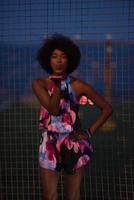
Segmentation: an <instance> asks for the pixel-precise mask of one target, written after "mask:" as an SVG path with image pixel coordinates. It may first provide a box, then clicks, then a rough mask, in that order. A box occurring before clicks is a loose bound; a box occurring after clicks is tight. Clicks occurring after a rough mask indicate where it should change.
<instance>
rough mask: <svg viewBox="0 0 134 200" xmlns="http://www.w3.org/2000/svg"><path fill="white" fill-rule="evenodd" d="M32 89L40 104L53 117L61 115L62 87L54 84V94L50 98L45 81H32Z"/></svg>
mask: <svg viewBox="0 0 134 200" xmlns="http://www.w3.org/2000/svg"><path fill="white" fill-rule="evenodd" d="M32 89H33V91H34V94H35V95H36V97H37V99H38V100H39V102H40V104H41V105H42V106H44V107H45V108H46V109H47V110H48V112H49V113H50V114H52V115H58V114H59V103H60V95H61V92H60V87H58V86H57V85H55V84H54V92H53V94H52V95H51V96H49V94H48V91H47V83H46V80H45V79H35V80H33V81H32Z"/></svg>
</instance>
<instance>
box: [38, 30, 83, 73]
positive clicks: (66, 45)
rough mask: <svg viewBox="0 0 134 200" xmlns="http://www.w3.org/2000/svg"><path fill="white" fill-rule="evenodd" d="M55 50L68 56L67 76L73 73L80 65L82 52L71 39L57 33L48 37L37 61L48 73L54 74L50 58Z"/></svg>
mask: <svg viewBox="0 0 134 200" xmlns="http://www.w3.org/2000/svg"><path fill="white" fill-rule="evenodd" d="M55 49H58V50H60V51H63V52H64V53H65V54H66V56H67V59H68V66H67V74H70V73H72V72H73V71H74V70H75V69H76V68H77V66H78V65H79V63H80V57H81V53H80V50H79V48H78V46H77V45H76V44H75V43H74V42H73V41H72V40H71V39H70V38H68V37H66V36H63V35H61V34H57V33H56V34H53V35H52V36H51V37H48V38H47V39H46V40H45V41H44V43H43V45H42V46H41V48H40V49H39V51H38V53H37V60H38V62H39V63H40V65H41V67H42V68H43V69H44V70H45V71H46V72H47V73H49V74H51V73H52V68H51V66H50V58H51V55H52V52H53V51H54V50H55Z"/></svg>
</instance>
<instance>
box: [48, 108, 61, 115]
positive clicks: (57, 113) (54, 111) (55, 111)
mask: <svg viewBox="0 0 134 200" xmlns="http://www.w3.org/2000/svg"><path fill="white" fill-rule="evenodd" d="M49 113H50V115H53V116H59V111H58V110H52V109H50V110H49Z"/></svg>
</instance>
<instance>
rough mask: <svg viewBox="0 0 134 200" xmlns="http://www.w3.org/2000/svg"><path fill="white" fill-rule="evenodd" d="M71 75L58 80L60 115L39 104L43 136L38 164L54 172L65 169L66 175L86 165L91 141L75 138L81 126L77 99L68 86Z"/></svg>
mask: <svg viewBox="0 0 134 200" xmlns="http://www.w3.org/2000/svg"><path fill="white" fill-rule="evenodd" d="M70 82H71V77H67V78H66V79H65V80H62V81H61V91H62V97H61V99H60V105H59V107H60V109H59V115H58V116H53V115H50V114H49V112H48V111H47V110H46V109H45V108H44V107H43V106H41V109H40V120H39V129H41V130H42V139H41V143H40V146H39V165H40V167H42V168H46V169H49V170H53V171H60V170H61V169H64V171H65V172H66V173H68V174H71V173H74V172H75V171H76V170H77V169H79V168H81V167H82V166H84V165H86V164H87V163H88V162H89V160H90V157H91V153H92V145H91V143H90V140H89V139H88V140H85V139H84V140H79V141H74V140H73V139H72V137H70V136H71V135H72V134H73V131H74V130H80V129H81V123H80V119H79V99H78V98H76V96H75V95H74V92H73V90H72V88H71V85H70ZM48 94H49V95H50V96H51V95H52V94H53V85H52V84H50V85H49V87H48Z"/></svg>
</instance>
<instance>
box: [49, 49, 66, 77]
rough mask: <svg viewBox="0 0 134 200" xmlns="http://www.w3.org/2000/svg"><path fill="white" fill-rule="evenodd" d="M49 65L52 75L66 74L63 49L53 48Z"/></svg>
mask: <svg viewBox="0 0 134 200" xmlns="http://www.w3.org/2000/svg"><path fill="white" fill-rule="evenodd" d="M50 65H51V67H52V70H53V74H54V75H66V69H67V65H68V59H67V55H66V54H65V53H64V52H63V51H61V50H58V49H55V50H54V51H53V52H52V55H51V58H50Z"/></svg>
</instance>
